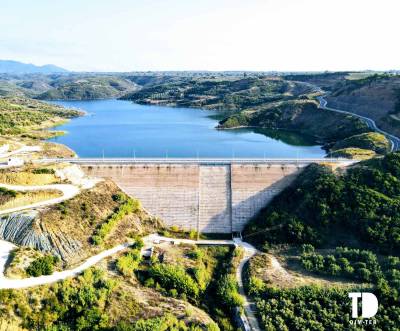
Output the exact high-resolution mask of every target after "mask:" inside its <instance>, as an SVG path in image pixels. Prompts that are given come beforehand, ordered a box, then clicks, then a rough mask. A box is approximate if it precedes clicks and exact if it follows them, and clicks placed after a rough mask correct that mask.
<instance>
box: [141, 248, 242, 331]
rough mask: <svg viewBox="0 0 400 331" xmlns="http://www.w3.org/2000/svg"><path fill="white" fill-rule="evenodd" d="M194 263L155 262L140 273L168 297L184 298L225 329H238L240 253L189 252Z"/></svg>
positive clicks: (240, 300)
mask: <svg viewBox="0 0 400 331" xmlns="http://www.w3.org/2000/svg"><path fill="white" fill-rule="evenodd" d="M184 254H185V257H186V259H187V260H188V259H189V260H190V261H186V263H185V261H180V260H178V259H176V258H174V260H173V261H171V263H169V261H168V263H167V262H165V263H160V262H155V260H156V258H154V259H153V262H152V264H151V266H150V267H149V268H148V269H147V268H145V270H142V271H141V272H139V274H138V275H139V279H141V281H142V282H143V283H144V284H145V285H146V286H149V287H154V288H156V289H157V290H159V291H160V292H161V293H163V294H164V295H167V296H171V297H175V298H182V299H185V300H188V301H190V302H192V303H193V304H196V305H197V306H200V307H202V308H204V309H206V311H207V312H209V313H210V315H211V316H212V317H213V318H214V319H215V321H216V322H217V323H218V325H219V326H220V328H221V330H226V331H230V330H231V331H233V330H236V329H235V327H234V326H233V325H234V324H235V323H234V318H233V316H234V310H233V308H235V307H241V306H242V304H243V303H242V298H241V297H240V295H239V293H238V287H237V283H236V279H235V277H234V271H235V266H234V264H235V263H237V261H238V260H240V257H241V255H240V254H239V252H238V250H233V249H229V248H228V247H207V248H192V249H190V250H186V249H185V253H184Z"/></svg>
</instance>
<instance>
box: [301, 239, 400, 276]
mask: <svg viewBox="0 0 400 331" xmlns="http://www.w3.org/2000/svg"><path fill="white" fill-rule="evenodd" d="M311 247H312V246H311ZM301 263H302V265H303V266H304V268H305V269H307V270H308V271H313V272H317V273H321V274H327V275H330V276H340V277H348V278H355V279H357V280H360V281H363V282H371V281H373V282H377V281H378V279H380V278H382V276H383V274H382V270H381V267H380V265H379V263H378V258H377V256H376V255H375V254H374V253H372V252H371V251H367V250H359V249H351V248H347V247H336V249H335V252H334V254H328V255H326V256H324V255H321V254H318V253H316V252H314V251H313V250H311V251H308V250H304V251H303V253H302V255H301ZM399 281H400V278H399Z"/></svg>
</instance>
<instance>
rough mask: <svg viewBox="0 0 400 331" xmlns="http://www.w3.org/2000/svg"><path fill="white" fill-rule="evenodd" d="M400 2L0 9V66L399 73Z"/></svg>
mask: <svg viewBox="0 0 400 331" xmlns="http://www.w3.org/2000/svg"><path fill="white" fill-rule="evenodd" d="M399 32H400V1H399V0H35V1H33V0H0V59H12V60H17V61H22V62H27V63H34V64H38V65H43V64H49V63H51V64H55V65H58V66H61V67H64V68H67V69H69V70H76V71H142V70H254V71H270V70H276V71H321V70H366V69H371V70H391V69H400V42H399Z"/></svg>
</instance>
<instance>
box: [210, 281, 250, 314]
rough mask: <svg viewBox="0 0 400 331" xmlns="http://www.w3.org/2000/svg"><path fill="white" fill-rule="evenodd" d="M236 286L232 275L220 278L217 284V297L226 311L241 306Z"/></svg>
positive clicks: (241, 302)
mask: <svg viewBox="0 0 400 331" xmlns="http://www.w3.org/2000/svg"><path fill="white" fill-rule="evenodd" d="M238 289H239V288H238V285H237V282H236V279H235V276H233V275H225V276H223V277H221V278H220V279H219V281H218V284H217V293H216V294H217V296H218V297H219V299H220V300H221V302H222V303H223V305H224V306H225V307H227V308H228V309H233V308H235V307H242V306H243V298H242V296H241V295H240V294H239V292H238Z"/></svg>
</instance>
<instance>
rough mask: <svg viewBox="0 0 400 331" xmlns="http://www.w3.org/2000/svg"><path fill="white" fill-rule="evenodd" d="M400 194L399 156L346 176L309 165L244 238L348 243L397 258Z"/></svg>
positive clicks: (260, 242) (366, 163) (367, 163)
mask: <svg viewBox="0 0 400 331" xmlns="http://www.w3.org/2000/svg"><path fill="white" fill-rule="evenodd" d="M399 194H400V153H391V154H388V155H387V156H385V157H384V158H382V159H372V160H369V161H364V162H362V163H359V164H357V165H356V166H354V167H353V168H350V169H347V171H346V172H345V173H335V172H333V171H332V170H330V169H329V168H328V167H326V166H320V165H311V166H309V167H308V168H307V169H306V170H305V171H304V172H303V173H302V174H301V175H300V176H299V177H298V178H297V180H296V181H295V182H294V183H293V185H291V186H290V187H288V188H287V189H285V190H284V191H283V192H282V193H281V194H279V195H278V196H277V197H276V198H275V199H274V200H273V201H272V202H271V203H270V204H269V205H268V206H267V207H266V208H265V209H264V210H263V211H262V212H261V213H260V214H259V215H258V216H257V217H256V218H255V219H254V220H253V221H252V222H251V223H249V224H248V226H247V227H246V231H245V237H248V240H249V241H252V242H253V243H255V244H257V245H260V246H262V245H263V244H265V243H267V242H268V243H291V244H302V243H312V244H314V245H317V246H321V247H326V246H332V245H342V244H349V245H353V246H356V247H357V246H359V247H371V248H374V249H376V250H379V251H381V252H388V253H391V254H396V255H397V254H398V253H399V252H400V241H399V238H398V233H399V231H400V218H399V215H400V211H399V206H400V199H399ZM266 229H271V231H265V230H266ZM257 233H259V234H257ZM332 233H335V236H334V237H332Z"/></svg>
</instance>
